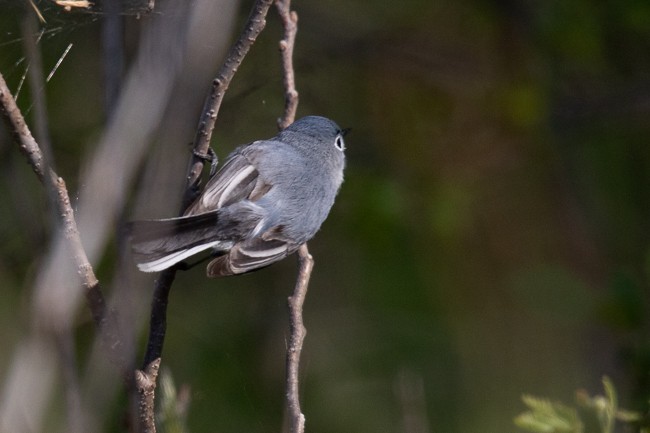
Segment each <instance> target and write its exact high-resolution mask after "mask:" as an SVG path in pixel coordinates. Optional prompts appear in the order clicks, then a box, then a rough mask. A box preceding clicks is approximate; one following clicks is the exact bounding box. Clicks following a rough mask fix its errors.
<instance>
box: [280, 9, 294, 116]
mask: <svg viewBox="0 0 650 433" xmlns="http://www.w3.org/2000/svg"><path fill="white" fill-rule="evenodd" d="M275 7H276V9H277V10H278V14H279V15H280V19H281V20H282V26H283V27H284V37H283V38H282V40H280V53H281V55H282V70H283V72H284V74H283V75H284V79H283V81H284V115H283V116H282V118H280V119H278V127H279V128H280V129H284V128H286V127H287V126H289V125H291V124H292V123H293V121H294V119H295V118H296V110H297V109H298V91H297V90H296V79H295V74H294V72H293V47H294V46H295V41H296V33H297V32H298V14H297V13H296V11H292V10H291V0H276V1H275Z"/></svg>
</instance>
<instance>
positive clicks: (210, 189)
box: [185, 152, 271, 215]
mask: <svg viewBox="0 0 650 433" xmlns="http://www.w3.org/2000/svg"><path fill="white" fill-rule="evenodd" d="M270 188H271V185H270V184H269V183H268V182H266V181H265V180H264V179H263V178H262V177H261V176H260V174H259V171H258V170H257V168H256V167H255V164H254V163H253V162H251V159H249V158H248V157H247V156H246V155H244V154H243V153H241V152H237V153H235V154H234V155H233V156H232V157H230V158H229V159H228V160H227V161H226V162H225V164H224V165H223V167H221V169H220V170H219V171H218V172H217V173H216V174H215V175H214V176H212V177H211V178H210V180H209V181H208V183H207V185H206V186H205V189H204V190H203V193H202V194H201V195H200V196H199V197H198V198H197V199H196V200H195V201H194V203H192V204H191V205H190V207H189V208H188V209H187V211H186V212H185V215H197V214H201V213H205V212H210V211H214V210H217V209H220V208H222V207H225V206H228V205H230V204H233V203H236V202H238V201H241V200H251V201H256V200H257V199H259V198H260V197H261V196H263V195H264V194H265V193H266V192H267V191H268V190H269V189H270Z"/></svg>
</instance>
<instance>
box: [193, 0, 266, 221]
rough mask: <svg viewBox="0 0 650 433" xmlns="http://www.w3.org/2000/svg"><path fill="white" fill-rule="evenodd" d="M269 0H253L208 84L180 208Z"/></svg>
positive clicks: (195, 180) (261, 24) (196, 176)
mask: <svg viewBox="0 0 650 433" xmlns="http://www.w3.org/2000/svg"><path fill="white" fill-rule="evenodd" d="M271 3H273V0H257V1H256V2H255V4H254V5H253V10H252V11H251V14H250V15H249V17H248V21H247V22H246V26H245V27H244V30H243V31H242V33H241V35H240V36H239V39H237V42H235V44H234V45H233V46H232V47H231V48H230V51H229V52H228V56H227V57H226V61H225V62H224V63H223V65H222V66H221V68H220V69H219V71H218V72H217V77H216V78H215V79H214V80H213V81H212V88H211V89H210V94H209V95H208V97H207V98H206V100H205V103H204V105H203V112H202V113H201V119H200V121H199V127H198V129H197V131H196V136H195V137H194V144H193V149H194V152H193V157H192V162H191V164H190V168H189V170H188V173H187V186H188V187H187V189H186V190H185V197H184V198H183V209H185V208H187V206H189V205H190V204H191V203H192V201H193V200H194V198H195V197H196V195H197V192H198V184H199V179H200V177H201V172H202V170H203V162H204V158H201V157H200V156H199V155H207V152H208V147H209V146H210V139H211V138H212V131H213V130H214V125H215V124H216V122H217V114H218V113H219V108H220V107H221V102H222V101H223V97H224V95H225V93H226V90H228V86H230V81H231V80H232V78H233V77H234V76H235V72H237V69H238V68H239V65H240V64H241V62H242V60H244V57H245V56H246V54H247V53H248V50H250V48H251V46H252V45H253V43H254V42H255V39H257V36H258V35H259V34H260V32H261V31H262V30H263V29H264V27H265V26H266V14H267V12H268V10H269V7H271Z"/></svg>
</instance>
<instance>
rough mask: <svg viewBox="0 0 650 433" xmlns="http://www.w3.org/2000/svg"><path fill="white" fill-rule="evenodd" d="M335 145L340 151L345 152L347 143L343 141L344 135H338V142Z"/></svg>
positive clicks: (335, 141)
mask: <svg viewBox="0 0 650 433" xmlns="http://www.w3.org/2000/svg"><path fill="white" fill-rule="evenodd" d="M334 145H335V146H336V148H337V149H338V150H340V151H341V152H343V151H344V150H345V142H344V141H343V136H342V135H340V134H339V135H337V136H336V140H334Z"/></svg>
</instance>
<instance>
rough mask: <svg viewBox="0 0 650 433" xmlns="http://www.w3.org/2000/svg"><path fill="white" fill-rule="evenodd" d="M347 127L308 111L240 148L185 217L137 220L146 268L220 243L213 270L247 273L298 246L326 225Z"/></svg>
mask: <svg viewBox="0 0 650 433" xmlns="http://www.w3.org/2000/svg"><path fill="white" fill-rule="evenodd" d="M345 132H346V131H345V130H342V129H341V128H339V126H338V125H337V124H336V123H334V122H333V121H331V120H329V119H326V118H324V117H319V116H307V117H303V118H302V119H300V120H298V121H296V122H294V123H293V124H292V125H290V126H289V127H287V128H286V129H285V130H283V131H282V132H280V133H279V134H278V135H276V136H275V137H273V138H271V139H269V140H260V141H255V142H253V143H250V144H248V145H245V146H241V147H239V148H237V149H236V150H235V151H234V152H233V153H231V154H230V155H229V156H228V159H227V160H226V162H225V163H224V164H223V166H222V167H221V169H220V170H219V171H218V172H217V173H216V174H215V175H214V176H213V177H212V178H210V180H209V181H208V183H207V184H206V186H205V190H204V191H203V193H202V194H201V195H200V196H199V197H198V198H197V199H196V200H195V201H194V202H193V203H192V204H191V205H190V207H189V208H188V209H187V211H185V214H184V215H183V216H181V217H178V218H169V219H162V220H147V221H135V222H133V223H131V225H130V230H129V231H130V234H131V245H132V249H133V253H134V257H135V260H136V262H137V263H138V268H140V270H141V271H144V272H157V271H161V270H163V269H166V268H169V267H171V266H173V265H174V264H176V263H178V262H180V261H182V260H184V259H186V258H187V257H190V256H192V255H194V254H196V253H198V252H201V251H204V250H208V249H212V251H213V254H214V256H215V257H214V258H213V259H212V261H210V263H209V264H208V267H207V273H208V276H209V277H218V276H225V275H234V274H242V273H245V272H249V271H253V270H256V269H259V268H262V267H265V266H268V265H270V264H272V263H274V262H277V261H278V260H281V259H283V258H284V257H286V256H287V255H289V254H291V253H293V252H295V251H296V250H297V249H298V247H300V245H301V244H302V243H304V242H307V241H308V240H309V239H311V238H312V237H313V236H314V234H316V232H317V231H318V229H319V228H320V226H321V224H322V223H323V221H325V218H326V217H327V214H328V213H329V211H330V208H331V207H332V204H333V203H334V198H335V197H336V194H337V192H338V190H339V188H340V186H341V183H342V182H343V168H344V167H345V155H344V153H343V151H344V150H345V144H344V142H343V136H344V135H345Z"/></svg>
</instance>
